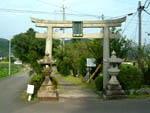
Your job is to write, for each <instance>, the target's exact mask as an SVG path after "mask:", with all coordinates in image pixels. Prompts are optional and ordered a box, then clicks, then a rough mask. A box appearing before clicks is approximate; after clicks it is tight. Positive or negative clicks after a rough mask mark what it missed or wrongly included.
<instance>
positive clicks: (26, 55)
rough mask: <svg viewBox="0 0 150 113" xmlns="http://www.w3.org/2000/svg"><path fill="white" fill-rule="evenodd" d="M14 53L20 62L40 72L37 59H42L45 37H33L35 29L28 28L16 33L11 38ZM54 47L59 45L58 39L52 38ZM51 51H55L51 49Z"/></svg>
mask: <svg viewBox="0 0 150 113" xmlns="http://www.w3.org/2000/svg"><path fill="white" fill-rule="evenodd" d="M12 46H13V48H14V51H13V53H14V55H15V56H16V57H17V58H19V59H20V60H21V61H22V62H24V63H27V64H30V66H31V68H32V69H33V70H34V71H35V72H36V73H41V68H42V67H41V65H39V64H38V63H37V60H39V59H42V58H43V57H44V55H45V39H37V38H35V31H34V30H33V29H32V28H30V29H29V30H28V31H27V32H25V33H20V34H17V35H15V36H14V37H13V39H12ZM53 46H54V47H55V49H56V48H57V47H58V46H59V41H58V40H57V41H56V40H53ZM53 53H55V51H54V49H53Z"/></svg>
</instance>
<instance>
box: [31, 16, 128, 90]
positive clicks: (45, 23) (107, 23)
mask: <svg viewBox="0 0 150 113" xmlns="http://www.w3.org/2000/svg"><path fill="white" fill-rule="evenodd" d="M31 20H32V22H34V23H35V25H36V26H37V27H43V28H47V32H45V33H43V34H41V33H36V37H37V38H46V49H45V54H47V53H48V54H49V57H50V58H51V59H52V38H54V39H57V38H65V39H72V38H73V39H74V38H76V39H77V38H90V39H91V38H104V43H103V89H105V88H106V84H107V82H108V80H109V75H108V68H109V61H108V59H109V57H110V49H109V39H113V38H119V37H120V36H119V35H115V34H113V33H111V32H110V31H109V27H120V26H121V23H122V22H124V21H125V20H126V17H122V18H119V19H113V20H97V21H82V24H83V26H82V27H83V28H103V30H102V31H101V32H100V33H90V34H83V36H78V37H74V36H73V35H72V34H57V33H55V32H53V28H73V22H74V21H53V20H42V19H36V18H31Z"/></svg>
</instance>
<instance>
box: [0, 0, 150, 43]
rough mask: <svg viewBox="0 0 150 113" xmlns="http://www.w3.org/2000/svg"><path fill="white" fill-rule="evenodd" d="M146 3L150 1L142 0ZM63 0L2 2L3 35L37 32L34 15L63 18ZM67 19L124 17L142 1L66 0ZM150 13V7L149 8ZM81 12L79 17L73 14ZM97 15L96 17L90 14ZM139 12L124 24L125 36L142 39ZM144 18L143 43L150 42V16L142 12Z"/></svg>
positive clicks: (1, 27) (0, 12) (0, 9)
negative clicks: (138, 22) (148, 33)
mask: <svg viewBox="0 0 150 113" xmlns="http://www.w3.org/2000/svg"><path fill="white" fill-rule="evenodd" d="M141 1H142V5H143V4H144V3H145V1H146V0H141ZM62 4H63V0H3V2H1V4H0V37H1V38H6V39H11V38H12V37H13V36H14V35H15V34H18V33H21V32H26V30H27V29H29V28H30V27H32V28H34V29H35V30H36V31H41V29H42V28H36V27H34V26H35V24H34V23H32V22H31V19H30V17H35V18H39V19H49V20H62V14H61V13H62ZM65 4H66V20H99V19H100V18H98V16H100V15H102V14H104V16H105V19H110V18H112V17H120V16H122V15H125V14H128V13H135V12H136V11H137V7H138V0H66V2H65ZM6 9H18V10H30V11H41V12H53V13H60V14H52V13H49V14H48V13H47V14H40V13H38V14H35V13H23V12H21V13H18V11H15V12H14V10H11V11H10V10H9V12H6ZM147 10H148V11H149V12H150V6H149V8H148V9H147ZM70 14H71V15H70ZM73 14H78V16H77V15H76V16H75V15H73ZM87 15H93V16H87ZM137 15H138V14H136V15H135V16H130V17H128V18H127V21H126V22H125V23H124V24H123V25H122V27H121V29H123V30H124V32H123V35H126V36H127V38H129V39H132V40H134V41H137V40H138V34H137V33H138V26H137ZM142 17H143V18H142V20H143V32H142V36H143V43H144V42H145V40H146V42H147V43H150V36H148V35H147V34H146V33H145V32H150V15H148V14H146V13H145V12H143V13H142Z"/></svg>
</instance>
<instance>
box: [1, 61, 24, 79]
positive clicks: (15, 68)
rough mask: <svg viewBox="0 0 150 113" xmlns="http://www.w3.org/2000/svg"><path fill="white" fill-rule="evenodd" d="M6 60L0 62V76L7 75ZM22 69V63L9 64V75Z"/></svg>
mask: <svg viewBox="0 0 150 113" xmlns="http://www.w3.org/2000/svg"><path fill="white" fill-rule="evenodd" d="M8 65H9V64H8V63H6V62H1V63H0V78H3V77H7V76H8V67H9V66H8ZM22 69H23V65H16V64H11V75H12V74H15V73H17V72H20V71H21V70H22Z"/></svg>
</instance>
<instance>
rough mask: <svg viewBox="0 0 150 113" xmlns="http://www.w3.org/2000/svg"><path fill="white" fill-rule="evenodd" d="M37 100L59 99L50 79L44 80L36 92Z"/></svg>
mask: <svg viewBox="0 0 150 113" xmlns="http://www.w3.org/2000/svg"><path fill="white" fill-rule="evenodd" d="M37 98H38V100H39V101H57V100H58V99H59V95H58V92H57V90H56V88H55V86H54V85H53V84H52V82H51V80H49V79H48V80H47V81H46V80H45V81H44V82H43V84H42V86H41V87H40V89H39V91H38V92H37Z"/></svg>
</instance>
